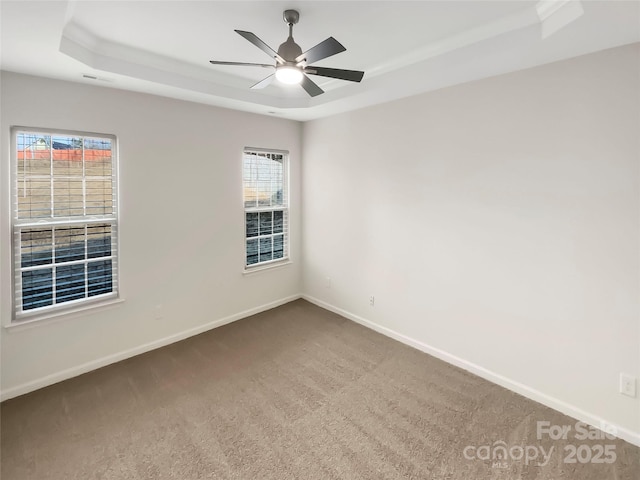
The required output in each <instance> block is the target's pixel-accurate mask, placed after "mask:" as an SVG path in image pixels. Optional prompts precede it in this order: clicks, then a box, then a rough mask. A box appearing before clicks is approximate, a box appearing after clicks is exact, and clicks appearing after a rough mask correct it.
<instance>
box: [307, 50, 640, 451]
mask: <svg viewBox="0 0 640 480" xmlns="http://www.w3.org/2000/svg"><path fill="white" fill-rule="evenodd" d="M639 58H640V48H639V46H638V44H635V45H631V46H625V47H621V48H616V49H612V50H608V51H603V52H600V53H596V54H592V55H588V56H584V57H579V58H575V59H572V60H568V61H563V62H559V63H555V64H550V65H546V66H542V67H537V68H533V69H530V70H525V71H520V72H516V73H512V74H508V75H503V76H499V77H494V78H490V79H486V80H482V81H477V82H473V83H468V84H465V85H460V86H456V87H452V88H447V89H444V90H440V91H436V92H432V93H428V94H424V95H420V96H415V97H411V98H407V99H403V100H399V101H395V102H392V103H388V104H384V105H379V106H375V107H371V108H367V109H363V110H359V111H355V112H351V113H345V114H342V115H338V116H335V117H331V118H326V119H321V120H316V121H312V122H307V123H306V124H305V125H304V130H303V134H304V137H303V138H304V150H303V159H304V165H303V180H302V189H303V192H304V210H303V218H304V222H303V224H304V229H303V252H304V257H305V265H304V281H305V293H306V294H308V295H309V296H310V297H311V298H313V299H315V300H316V301H319V302H323V303H322V304H323V305H325V306H329V307H331V308H334V309H336V310H338V311H340V312H341V313H344V314H347V315H350V316H351V317H352V318H356V319H358V320H360V321H364V322H370V323H369V325H370V326H374V327H376V328H378V329H380V330H384V331H385V332H387V333H391V334H394V335H395V336H396V337H397V338H402V339H403V340H404V341H407V342H409V343H412V344H414V345H416V346H419V347H420V348H423V349H424V350H427V351H430V352H432V353H434V354H437V355H439V356H441V357H443V358H445V359H447V360H448V361H451V362H453V363H456V364H458V365H461V366H463V367H465V368H468V369H470V370H472V371H474V372H476V373H479V374H481V375H484V376H485V377H487V378H490V379H491V380H493V381H496V382H498V383H501V384H503V385H506V386H508V387H509V388H512V389H514V390H516V391H519V392H521V393H524V394H526V395H528V396H530V397H532V398H535V399H537V400H540V401H542V402H543V403H546V404H548V405H552V406H554V407H555V408H558V409H560V410H563V411H565V412H568V413H571V414H572V415H574V416H578V417H582V418H585V419H589V420H590V421H592V422H597V421H598V419H604V420H606V421H607V422H612V423H614V424H617V425H619V426H621V427H623V428H626V429H628V430H629V432H627V433H628V435H627V438H629V437H630V436H632V435H634V434H635V435H636V441H640V402H639V399H638V398H637V397H636V398H629V397H625V396H622V395H620V394H619V393H618V375H619V373H620V372H628V373H631V374H633V375H635V376H636V377H640V329H639V321H640V320H639V319H640V310H639V306H638V301H639V293H640V290H639V284H638V280H639V272H640V261H639V245H640V236H639V216H640V210H639V205H640V201H639V157H640V145H639V135H640V134H639V132H640V121H639V120H640V118H639V117H640V115H639V113H640V98H639V85H640V83H639V72H640V62H639ZM327 278H330V279H331V282H330V284H331V286H330V287H329V286H328V285H329V282H328V280H327ZM370 295H375V306H374V307H371V306H369V296H370ZM385 329H386V330H385Z"/></svg>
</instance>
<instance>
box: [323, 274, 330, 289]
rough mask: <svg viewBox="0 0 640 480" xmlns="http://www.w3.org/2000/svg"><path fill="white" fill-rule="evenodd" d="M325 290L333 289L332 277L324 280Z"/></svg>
mask: <svg viewBox="0 0 640 480" xmlns="http://www.w3.org/2000/svg"><path fill="white" fill-rule="evenodd" d="M324 288H331V277H326V278H325V279H324Z"/></svg>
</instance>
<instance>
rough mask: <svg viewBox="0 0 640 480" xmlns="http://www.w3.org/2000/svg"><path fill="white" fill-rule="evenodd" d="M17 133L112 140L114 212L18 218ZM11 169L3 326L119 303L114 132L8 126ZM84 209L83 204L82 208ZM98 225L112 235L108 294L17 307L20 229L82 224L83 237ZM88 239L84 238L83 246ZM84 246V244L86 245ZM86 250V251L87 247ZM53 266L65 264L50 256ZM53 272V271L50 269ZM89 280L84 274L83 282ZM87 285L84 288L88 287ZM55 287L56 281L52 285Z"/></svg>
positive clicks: (117, 197)
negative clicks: (107, 227) (6, 309)
mask: <svg viewBox="0 0 640 480" xmlns="http://www.w3.org/2000/svg"><path fill="white" fill-rule="evenodd" d="M20 133H27V134H36V135H38V134H42V135H47V136H51V137H52V142H53V137H54V136H61V137H64V136H69V137H72V136H73V137H82V138H83V140H84V139H86V138H89V139H104V140H109V141H110V142H111V178H112V185H111V195H112V197H111V201H112V205H113V211H112V213H111V214H103V215H92V214H87V213H86V211H85V212H84V214H83V215H82V216H78V217H77V218H75V217H74V216H67V217H61V218H56V217H55V216H49V217H45V218H34V219H31V220H26V221H23V222H21V221H20V220H21V219H19V218H18V191H19V190H18V188H19V187H18V155H17V146H18V145H17V137H18V135H19V134H20ZM9 135H10V142H9V143H10V145H11V147H10V148H11V152H10V168H11V173H10V177H11V189H10V192H11V193H10V194H11V198H10V202H9V205H10V207H11V213H10V222H11V229H10V234H11V242H10V245H11V317H10V323H8V324H7V325H5V327H17V326H21V325H28V324H34V323H38V322H41V321H42V320H45V319H50V318H59V317H62V316H68V315H71V314H76V313H80V312H86V311H89V310H93V309H97V308H101V307H104V306H108V305H112V304H115V303H120V302H122V301H123V300H122V298H121V291H122V287H121V281H120V276H119V272H120V201H119V183H120V172H119V157H120V156H119V149H118V139H117V137H116V135H113V134H106V133H97V132H88V131H82V130H67V129H57V128H40V127H25V126H17V125H15V126H11V128H10V134H9ZM50 178H51V181H55V175H54V176H52V177H50ZM82 178H83V204H85V202H86V193H85V191H84V185H85V180H84V179H85V175H84V173H83V177H82ZM53 208H54V205H53V204H52V205H51V209H52V213H53ZM85 208H86V207H85ZM98 224H109V225H110V226H111V228H112V231H111V235H112V236H114V237H115V239H114V238H112V239H111V245H110V248H111V254H110V255H109V256H108V259H109V260H110V261H111V278H112V279H111V282H112V283H111V286H112V291H111V292H108V293H103V294H98V295H94V296H85V297H83V298H79V299H74V300H69V301H66V302H62V303H58V304H55V303H53V304H52V305H46V306H44V307H37V308H34V309H28V310H22V309H20V310H19V307H20V305H21V302H18V296H17V294H18V291H19V290H20V291H21V290H22V288H21V283H22V282H21V281H20V285H19V284H18V275H19V273H20V272H21V271H22V268H23V267H22V265H21V264H20V262H21V258H19V257H20V253H19V252H20V245H18V243H19V242H20V232H21V231H22V230H29V229H37V228H43V229H46V228H49V227H50V228H51V229H52V231H53V229H55V228H56V227H58V228H60V227H63V228H64V227H73V226H85V237H86V235H87V233H86V227H89V226H91V225H98ZM86 241H87V239H86V238H85V245H86ZM85 248H86V247H85ZM87 251H88V250H87ZM94 258H95V261H100V259H101V258H105V259H106V258H107V257H94ZM90 261H91V259H90V258H89V257H88V256H87V253H86V252H85V258H84V260H82V261H79V262H75V263H74V262H71V263H70V265H72V264H76V263H83V264H88V263H89V262H90ZM49 265H50V266H51V268H52V269H53V268H54V266H56V265H59V266H60V265H61V266H64V265H65V263H64V262H58V263H56V262H55V259H54V257H53V256H52V260H51V263H50V264H49ZM52 275H53V271H52ZM87 281H88V279H87V278H86V277H85V284H86V282H87ZM87 285H88V284H86V288H89V287H88V286H87ZM52 288H54V289H55V284H54V286H53V287H52Z"/></svg>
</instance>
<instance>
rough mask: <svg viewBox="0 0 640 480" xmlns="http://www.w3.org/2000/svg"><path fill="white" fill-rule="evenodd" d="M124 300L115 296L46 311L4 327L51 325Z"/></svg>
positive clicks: (15, 328) (21, 328)
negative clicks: (72, 306)
mask: <svg viewBox="0 0 640 480" xmlns="http://www.w3.org/2000/svg"><path fill="white" fill-rule="evenodd" d="M123 302H124V298H114V299H109V300H105V301H103V302H97V303H92V304H90V305H82V306H78V307H76V308H73V309H69V310H60V311H57V312H51V313H44V314H42V315H35V316H33V317H27V318H25V319H24V320H14V321H13V322H11V323H10V324H8V325H5V326H4V328H6V329H7V330H11V331H20V330H26V329H29V328H34V327H37V326H39V325H50V324H51V323H55V322H60V321H63V320H70V319H73V318H77V317H79V316H80V315H82V314H86V313H93V312H96V311H100V310H107V309H109V308H112V307H114V306H116V305H118V304H120V303H123Z"/></svg>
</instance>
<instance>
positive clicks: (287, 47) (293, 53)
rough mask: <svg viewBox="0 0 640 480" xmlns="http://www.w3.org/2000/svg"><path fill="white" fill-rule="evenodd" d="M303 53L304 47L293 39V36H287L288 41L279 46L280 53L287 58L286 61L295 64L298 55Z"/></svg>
mask: <svg viewBox="0 0 640 480" xmlns="http://www.w3.org/2000/svg"><path fill="white" fill-rule="evenodd" d="M301 54H302V48H300V45H298V44H297V43H296V42H294V41H293V37H289V38H287V41H286V42H284V43H283V44H281V45H280V46H279V47H278V55H280V56H281V57H282V58H284V59H285V60H286V62H287V63H288V64H289V63H291V64H292V65H295V64H296V62H295V60H296V57H298V56H299V55H301Z"/></svg>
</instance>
